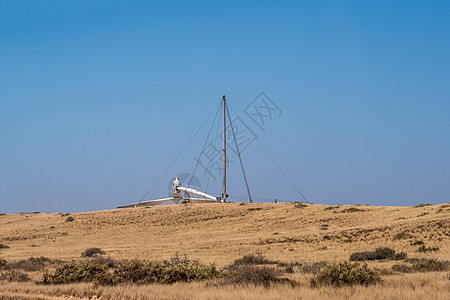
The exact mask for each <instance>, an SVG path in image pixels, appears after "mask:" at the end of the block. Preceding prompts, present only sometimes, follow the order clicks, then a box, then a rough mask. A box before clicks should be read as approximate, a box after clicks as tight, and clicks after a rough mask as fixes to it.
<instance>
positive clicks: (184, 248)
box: [0, 203, 450, 300]
mask: <svg viewBox="0 0 450 300" xmlns="http://www.w3.org/2000/svg"><path fill="white" fill-rule="evenodd" d="M68 217H69V216H68V215H62V214H46V213H34V214H15V215H0V243H1V244H5V245H7V246H9V248H7V249H0V258H3V259H6V260H7V261H18V260H21V259H28V258H29V257H38V256H45V257H49V258H51V259H59V260H72V259H81V257H80V254H81V253H82V252H83V251H84V250H85V249H86V248H90V247H98V248H101V249H103V250H104V251H105V252H106V253H107V254H106V255H107V256H110V257H112V258H115V259H123V258H127V259H128V258H140V259H151V260H163V259H169V258H170V257H172V256H173V255H174V254H175V253H179V254H186V255H187V256H188V257H189V258H191V259H197V260H199V261H200V262H202V263H211V262H212V263H215V264H216V266H218V267H223V266H225V265H227V264H230V263H232V262H233V261H234V259H236V258H240V257H242V256H243V255H246V254H252V253H256V252H261V253H264V254H265V256H266V257H267V258H268V259H271V260H277V261H282V262H286V263H289V262H315V261H348V259H349V256H350V254H351V253H354V252H362V251H373V250H374V249H375V248H376V247H380V246H382V247H391V248H393V249H395V250H396V251H397V252H401V251H403V252H406V253H407V254H408V257H411V258H415V257H417V258H419V257H425V258H431V257H433V258H438V259H443V260H448V259H450V250H449V246H450V205H449V204H441V205H424V206H421V207H375V206H365V205H362V206H327V205H315V204H308V205H307V206H306V207H302V206H301V205H298V204H297V205H296V204H284V203H279V204H245V205H240V204H237V203H227V204H201V205H200V204H198V205H195V204H187V205H183V204H181V205H165V206H158V207H149V208H133V209H124V210H110V211H99V212H85V213H75V214H70V217H72V218H73V221H71V222H67V221H66V219H67V218H68ZM414 241H422V242H424V244H425V245H426V246H427V247H438V248H439V251H429V252H425V253H420V252H418V251H417V250H418V247H419V246H418V245H412V243H413V242H414ZM394 263H395V262H392V261H377V262H370V263H369V266H370V267H376V268H381V269H389V268H390V267H391V266H392V264H394ZM30 276H31V277H32V278H38V277H39V276H41V275H40V274H30ZM33 276H34V277H33ZM289 276H291V278H292V279H294V280H296V281H298V282H299V283H300V286H299V287H295V288H293V287H287V286H275V287H272V288H270V289H266V288H263V287H242V286H219V287H214V286H210V285H208V284H207V283H205V282H195V283H176V284H173V285H159V284H152V285H146V286H133V285H125V286H124V285H120V286H116V287H101V286H100V287H95V286H94V285H92V284H71V285H60V286H56V285H50V286H42V285H36V284H34V283H14V282H13V283H9V282H0V299H56V298H57V297H60V298H61V299H63V298H65V297H73V299H77V298H81V299H87V298H92V297H101V298H102V299H407V298H408V299H431V298H433V299H435V300H437V299H449V298H450V296H449V295H450V280H449V279H447V277H446V276H448V275H447V274H445V273H444V272H431V273H412V274H395V275H389V276H383V283H381V284H377V285H375V286H369V287H365V286H353V287H345V288H324V287H322V288H317V289H312V288H310V286H309V278H310V275H305V274H300V273H298V272H295V273H294V274H291V275H289Z"/></svg>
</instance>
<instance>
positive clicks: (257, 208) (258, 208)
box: [247, 207, 262, 211]
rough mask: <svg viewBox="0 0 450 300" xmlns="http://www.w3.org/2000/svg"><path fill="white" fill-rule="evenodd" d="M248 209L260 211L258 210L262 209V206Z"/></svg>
mask: <svg viewBox="0 0 450 300" xmlns="http://www.w3.org/2000/svg"><path fill="white" fill-rule="evenodd" d="M247 210H248V211H258V210H262V207H252V208H249V209H247Z"/></svg>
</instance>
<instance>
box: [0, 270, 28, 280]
mask: <svg viewBox="0 0 450 300" xmlns="http://www.w3.org/2000/svg"><path fill="white" fill-rule="evenodd" d="M1 280H7V281H10V282H12V281H17V282H26V281H30V277H28V275H27V274H25V273H22V272H19V271H16V270H7V271H4V272H0V281H1Z"/></svg>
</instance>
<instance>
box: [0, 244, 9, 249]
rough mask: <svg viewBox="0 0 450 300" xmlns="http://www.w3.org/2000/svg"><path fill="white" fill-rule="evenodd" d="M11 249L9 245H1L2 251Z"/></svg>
mask: <svg viewBox="0 0 450 300" xmlns="http://www.w3.org/2000/svg"><path fill="white" fill-rule="evenodd" d="M8 248H9V247H8V246H7V245H4V244H0V249H8Z"/></svg>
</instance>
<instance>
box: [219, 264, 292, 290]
mask: <svg viewBox="0 0 450 300" xmlns="http://www.w3.org/2000/svg"><path fill="white" fill-rule="evenodd" d="M279 276H280V272H279V271H278V270H276V269H274V268H270V267H258V266H252V265H233V266H230V267H229V268H228V269H227V275H226V277H224V279H223V281H222V284H225V285H229V284H232V285H254V286H264V287H266V288H269V287H271V286H272V285H274V284H280V283H288V284H291V285H295V282H293V281H291V280H289V279H285V278H279Z"/></svg>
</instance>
